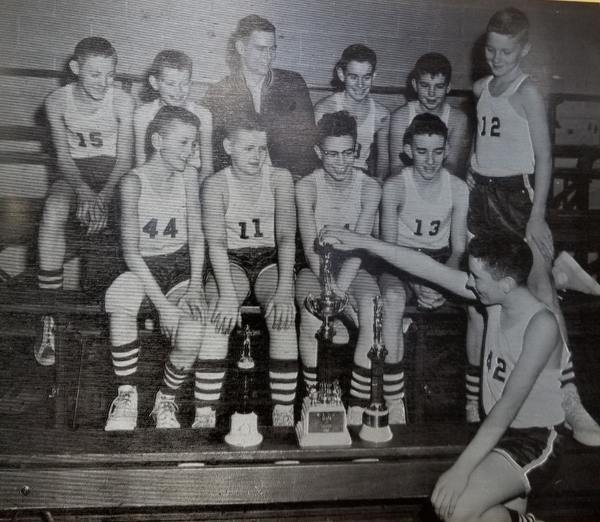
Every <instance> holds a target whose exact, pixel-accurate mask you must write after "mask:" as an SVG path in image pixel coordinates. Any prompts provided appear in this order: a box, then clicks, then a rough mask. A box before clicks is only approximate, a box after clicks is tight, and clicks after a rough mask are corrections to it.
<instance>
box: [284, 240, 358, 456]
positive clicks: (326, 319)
mask: <svg viewBox="0 0 600 522" xmlns="http://www.w3.org/2000/svg"><path fill="white" fill-rule="evenodd" d="M331 252H332V247H331V245H327V244H326V245H324V246H323V250H322V255H323V264H322V268H321V288H322V290H321V293H320V294H319V295H318V296H313V295H312V294H308V296H307V297H306V300H305V303H304V304H305V306H306V308H307V309H308V310H309V311H310V312H311V313H312V314H313V315H314V316H316V317H318V318H319V319H320V320H321V321H322V324H321V328H319V331H318V332H317V336H316V337H317V341H318V348H317V360H318V364H317V386H316V387H312V388H311V389H310V390H308V395H307V396H306V397H305V398H304V401H303V403H302V415H301V419H300V421H299V422H298V423H297V424H296V436H297V438H298V443H299V445H300V447H302V448H304V447H317V446H329V447H336V446H337V447H340V446H341V447H344V446H350V445H351V444H352V439H351V438H350V433H348V426H347V420H346V410H345V408H344V405H343V404H342V390H341V388H340V385H339V382H338V381H337V380H336V379H333V378H332V372H331V364H332V363H331V352H332V348H333V336H334V335H335V329H334V328H333V325H332V324H331V319H332V318H333V317H335V316H336V315H338V314H340V313H341V312H342V311H343V310H344V308H345V307H346V305H347V304H348V296H347V295H343V296H342V295H338V294H336V293H335V292H334V291H333V289H332V287H331Z"/></svg>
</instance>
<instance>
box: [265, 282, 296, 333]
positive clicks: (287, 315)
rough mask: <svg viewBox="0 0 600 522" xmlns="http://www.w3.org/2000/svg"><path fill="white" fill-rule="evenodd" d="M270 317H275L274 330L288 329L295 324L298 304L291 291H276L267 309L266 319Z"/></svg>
mask: <svg viewBox="0 0 600 522" xmlns="http://www.w3.org/2000/svg"><path fill="white" fill-rule="evenodd" d="M270 318H273V322H272V326H273V329H274V330H287V329H288V328H291V327H292V326H294V320H295V318H296V305H295V304H294V296H293V295H292V293H291V292H281V291H279V289H278V290H277V291H276V292H275V294H274V295H273V297H272V298H271V300H270V301H269V302H268V303H267V308H266V310H265V319H266V320H269V319H270Z"/></svg>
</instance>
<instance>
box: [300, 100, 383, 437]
mask: <svg viewBox="0 0 600 522" xmlns="http://www.w3.org/2000/svg"><path fill="white" fill-rule="evenodd" d="M317 134H318V138H317V139H318V141H317V144H316V145H315V152H316V153H317V156H318V157H319V159H320V160H321V162H322V164H323V167H322V168H320V169H317V170H315V171H314V172H312V173H311V174H309V175H308V176H306V177H304V178H302V179H301V180H300V181H298V182H297V183H296V206H297V208H298V224H299V229H300V235H301V238H302V246H303V248H304V254H305V256H306V259H307V261H308V265H309V267H310V268H305V269H304V270H302V271H301V272H300V274H299V275H298V281H297V284H296V289H297V290H296V301H297V303H298V307H299V308H300V319H301V321H300V340H299V344H300V355H301V358H302V371H303V374H304V382H305V384H306V385H307V387H308V388H310V387H311V386H314V385H316V379H317V368H316V366H317V339H316V338H315V335H316V333H317V330H318V329H319V327H320V326H321V321H319V320H318V319H317V318H316V317H315V316H314V315H312V314H311V313H310V312H309V311H308V310H307V309H306V307H305V306H304V300H305V299H306V296H307V295H308V293H309V292H311V293H312V294H313V295H317V294H319V293H320V292H321V287H320V284H319V276H320V271H321V257H320V256H319V254H318V253H317V251H316V246H317V243H318V241H319V234H320V233H321V230H322V229H323V227H325V226H326V225H338V226H346V227H348V228H349V229H351V230H356V231H357V232H360V233H363V234H366V233H369V232H370V231H371V230H372V229H373V223H374V221H375V214H376V212H377V208H378V206H379V201H380V199H381V185H380V184H379V182H378V181H377V180H375V179H373V178H371V177H369V176H368V175H367V174H366V173H365V172H364V171H363V170H361V169H359V168H356V167H354V153H355V147H356V119H355V118H354V117H352V116H350V114H348V112H346V111H339V112H335V113H332V114H324V115H323V117H322V118H321V119H320V120H319V123H318V124H317ZM331 269H332V284H333V287H334V290H335V291H336V293H338V294H340V295H343V294H345V293H348V294H349V296H350V301H349V304H348V306H347V307H346V310H345V313H346V314H350V316H351V317H352V319H354V321H355V323H357V325H358V326H359V333H358V342H357V345H356V350H355V353H354V366H353V369H352V383H351V390H350V402H349V406H348V424H354V425H358V424H362V413H363V410H364V408H365V407H366V406H367V405H368V402H369V398H370V386H371V373H370V367H371V361H370V360H369V359H368V358H367V352H368V351H369V349H370V348H371V346H372V344H373V298H374V297H375V296H376V295H378V294H379V288H378V287H377V283H376V282H375V279H374V277H373V276H372V275H371V274H370V273H369V272H367V271H366V270H365V269H364V267H361V258H359V257H349V256H342V257H339V256H338V257H336V258H334V259H332V263H331ZM357 314H358V317H357ZM335 341H336V342H339V341H338V339H337V338H336V339H335ZM389 384H390V382H388V381H386V387H385V389H386V390H388V388H387V386H388V385H389Z"/></svg>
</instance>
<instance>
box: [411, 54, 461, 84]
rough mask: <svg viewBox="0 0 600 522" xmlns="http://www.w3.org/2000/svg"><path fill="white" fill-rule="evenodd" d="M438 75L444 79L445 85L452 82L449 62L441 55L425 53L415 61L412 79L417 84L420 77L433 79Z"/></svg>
mask: <svg viewBox="0 0 600 522" xmlns="http://www.w3.org/2000/svg"><path fill="white" fill-rule="evenodd" d="M438 74H439V75H441V76H443V77H444V78H445V79H446V83H447V84H450V82H451V80H452V65H451V64H450V60H448V58H446V57H445V56H444V55H443V54H441V53H427V54H424V55H423V56H421V57H420V58H419V59H418V60H417V63H416V64H415V68H414V69H413V74H412V78H413V79H414V80H415V81H417V82H418V81H419V79H420V78H421V77H422V76H428V75H429V76H431V77H435V76H437V75H438Z"/></svg>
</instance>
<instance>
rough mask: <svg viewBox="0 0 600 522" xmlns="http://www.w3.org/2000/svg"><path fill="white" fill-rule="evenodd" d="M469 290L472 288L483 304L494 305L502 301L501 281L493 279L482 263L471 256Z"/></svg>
mask: <svg viewBox="0 0 600 522" xmlns="http://www.w3.org/2000/svg"><path fill="white" fill-rule="evenodd" d="M467 288H470V289H471V290H472V291H473V293H474V294H475V295H476V296H477V298H478V299H479V301H481V304H484V305H494V304H498V303H500V302H501V300H502V295H504V292H502V288H501V281H497V280H496V279H494V278H493V277H492V274H490V273H489V272H488V271H487V270H486V267H485V265H484V263H483V262H482V261H480V260H479V259H476V258H474V257H473V256H469V279H468V281H467Z"/></svg>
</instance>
